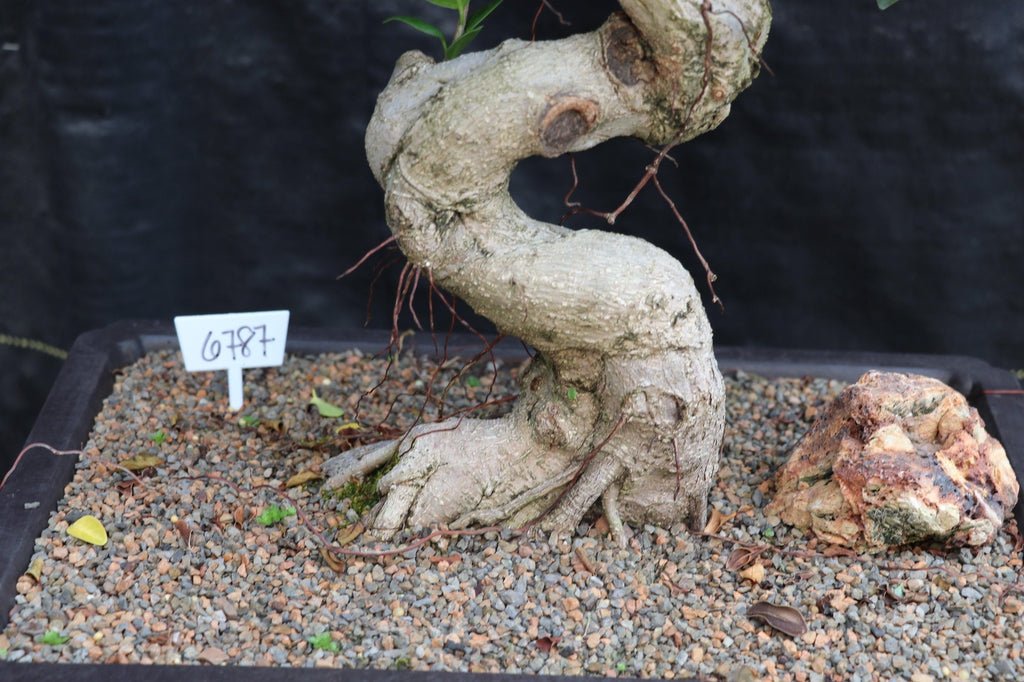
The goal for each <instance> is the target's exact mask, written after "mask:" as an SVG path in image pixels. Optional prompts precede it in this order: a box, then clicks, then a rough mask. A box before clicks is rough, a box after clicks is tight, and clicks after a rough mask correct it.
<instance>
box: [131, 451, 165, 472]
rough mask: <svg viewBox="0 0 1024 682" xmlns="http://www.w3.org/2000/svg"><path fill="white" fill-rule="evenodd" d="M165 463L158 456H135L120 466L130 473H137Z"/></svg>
mask: <svg viewBox="0 0 1024 682" xmlns="http://www.w3.org/2000/svg"><path fill="white" fill-rule="evenodd" d="M163 463H164V461H163V460H162V459H160V458H159V457H157V456H156V455H135V456H134V457H129V458H128V459H126V460H123V461H121V462H120V465H121V466H123V467H124V468H125V469H127V470H128V471H132V472H135V471H142V470H143V469H149V468H150V467H158V466H160V465H161V464H163Z"/></svg>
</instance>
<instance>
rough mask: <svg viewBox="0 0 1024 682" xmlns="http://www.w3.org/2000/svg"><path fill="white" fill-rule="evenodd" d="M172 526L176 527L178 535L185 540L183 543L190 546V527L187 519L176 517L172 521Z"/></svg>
mask: <svg viewBox="0 0 1024 682" xmlns="http://www.w3.org/2000/svg"><path fill="white" fill-rule="evenodd" d="M174 527H175V528H177V529H178V535H180V536H181V539H182V540H184V541H185V544H186V545H188V546H189V547H191V546H192V544H191V543H192V527H191V526H189V525H188V521H185V520H184V519H177V520H176V521H174Z"/></svg>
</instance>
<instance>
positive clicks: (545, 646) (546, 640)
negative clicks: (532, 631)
mask: <svg viewBox="0 0 1024 682" xmlns="http://www.w3.org/2000/svg"><path fill="white" fill-rule="evenodd" d="M561 639H562V638H561V637H538V638H537V648H538V649H540V650H541V651H543V652H544V653H548V652H549V651H551V649H552V648H553V647H554V646H555V645H556V644H558V642H559V641H560V640H561Z"/></svg>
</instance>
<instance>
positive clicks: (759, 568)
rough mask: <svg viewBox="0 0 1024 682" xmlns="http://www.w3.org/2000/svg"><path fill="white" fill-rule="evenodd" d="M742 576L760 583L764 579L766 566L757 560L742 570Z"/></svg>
mask: <svg viewBox="0 0 1024 682" xmlns="http://www.w3.org/2000/svg"><path fill="white" fill-rule="evenodd" d="M740 577H741V578H744V579H746V580H749V581H750V582H752V583H754V584H755V585H760V584H761V581H763V580H764V566H763V565H762V564H761V562H760V561H756V562H754V564H753V565H752V566H749V567H748V568H746V569H744V570H742V571H740Z"/></svg>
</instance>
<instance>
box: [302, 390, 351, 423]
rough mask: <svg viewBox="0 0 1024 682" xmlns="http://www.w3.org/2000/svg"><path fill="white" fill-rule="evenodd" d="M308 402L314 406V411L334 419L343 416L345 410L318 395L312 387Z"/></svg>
mask: <svg viewBox="0 0 1024 682" xmlns="http://www.w3.org/2000/svg"><path fill="white" fill-rule="evenodd" d="M309 404H310V405H312V406H313V407H315V408H316V411H317V412H319V413H320V416H321V417H327V418H328V419H334V418H337V417H344V416H345V410H343V409H341V408H340V407H338V406H337V405H332V404H330V403H329V402H327V401H326V400H324V399H323V398H321V397H320V396H318V395H317V394H316V389H315V388H314V389H313V397H312V398H310V399H309Z"/></svg>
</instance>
